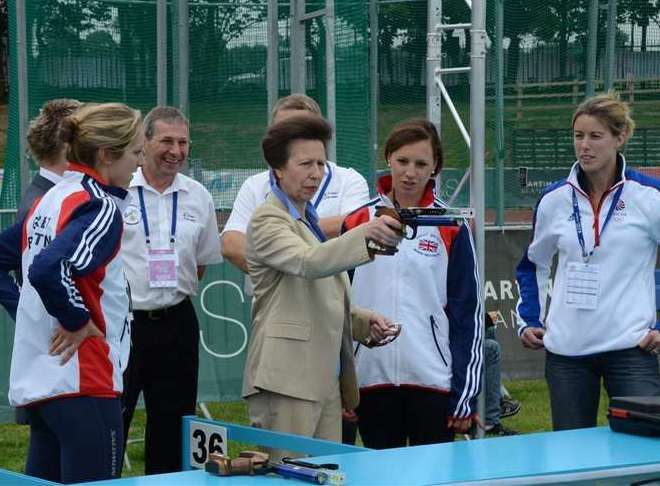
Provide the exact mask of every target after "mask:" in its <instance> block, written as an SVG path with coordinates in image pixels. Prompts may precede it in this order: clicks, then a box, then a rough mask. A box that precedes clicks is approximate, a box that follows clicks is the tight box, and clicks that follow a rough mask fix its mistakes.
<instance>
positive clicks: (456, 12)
mask: <svg viewBox="0 0 660 486" xmlns="http://www.w3.org/2000/svg"><path fill="white" fill-rule="evenodd" d="M497 3H498V2H497V1H496V0H493V1H488V2H486V5H487V26H486V28H487V32H488V36H489V40H490V44H489V51H488V55H487V78H486V95H487V105H486V164H487V167H488V168H487V171H486V204H487V207H489V208H490V209H495V208H496V205H497V202H498V198H499V197H500V196H499V193H498V187H497V184H496V171H495V165H496V137H495V128H496V124H495V117H496V107H495V101H496V100H495V96H496V92H495V80H496V64H495V61H496V56H495V54H496V53H495V49H494V41H495V9H496V5H497ZM500 3H501V4H502V6H503V9H504V15H503V18H504V25H503V32H504V36H503V44H504V53H503V55H504V75H505V78H504V153H503V165H504V167H505V169H504V191H503V199H504V206H505V208H506V209H510V210H511V211H508V212H507V215H506V216H507V218H508V222H521V221H522V220H521V217H522V218H523V220H524V221H527V222H528V221H529V219H528V218H529V215H530V213H529V211H527V212H524V213H523V214H518V213H517V210H519V209H528V208H529V207H530V206H531V205H533V204H534V201H535V200H536V198H537V197H538V195H539V194H540V192H541V191H542V190H543V188H544V187H545V185H546V184H547V183H548V182H550V181H552V180H554V179H556V178H558V177H561V174H562V172H561V170H555V169H556V168H558V167H561V168H563V169H562V170H563V171H564V174H565V173H566V172H567V169H568V167H570V165H571V164H572V162H573V160H574V156H573V147H572V137H571V130H570V128H571V115H572V112H573V110H574V109H575V107H576V106H577V104H578V103H579V102H580V101H582V100H583V99H584V97H585V78H586V69H587V68H586V63H587V57H588V56H587V40H588V28H587V25H588V24H587V20H588V19H587V13H588V3H589V2H588V1H586V0H525V1H520V0H502V1H501V2H500ZM600 3H601V8H600V10H599V14H598V23H597V25H598V28H597V34H595V40H596V44H597V50H596V52H597V54H596V58H595V61H596V65H595V69H596V71H595V72H596V74H595V77H596V83H595V89H596V92H599V91H603V89H604V87H603V82H604V77H605V66H606V33H607V31H608V29H607V25H606V22H607V9H606V6H607V3H608V2H600ZM427 9H428V2H427V1H426V0H401V1H389V0H383V1H381V2H380V3H379V10H378V22H379V38H378V47H379V55H378V63H379V94H380V96H379V106H378V113H379V125H378V140H379V152H380V158H381V159H382V146H383V141H384V139H385V137H386V136H387V133H388V131H389V130H390V129H391V127H392V126H393V125H394V124H395V123H396V122H398V121H400V120H402V119H405V118H408V117H411V116H425V115H426V107H425V102H426V81H425V76H426V74H425V72H426V69H425V60H426V59H425V58H426V56H425V55H426V33H427V29H428V27H427ZM442 13H443V22H444V23H447V24H455V23H466V22H470V11H469V8H468V7H467V4H466V2H465V1H459V0H456V1H449V0H446V1H444V2H442ZM659 22H660V3H658V2H654V1H647V0H626V1H623V0H619V1H618V14H617V25H616V37H615V40H616V49H615V52H616V56H615V63H614V66H615V68H614V80H615V82H614V87H615V89H616V90H617V91H619V92H620V93H621V97H622V98H623V99H624V100H626V101H629V102H630V104H631V106H632V108H633V115H634V118H635V121H636V122H637V126H638V130H637V132H636V134H635V136H634V137H633V139H632V140H631V141H630V142H629V144H628V146H627V148H626V155H627V158H628V162H629V164H630V165H632V166H635V167H641V168H642V170H644V171H646V172H647V173H650V174H655V176H656V177H657V176H660V168H658V167H659V166H660V150H659V149H660V121H659V120H658V118H657V113H660V28H659V27H658V25H659ZM442 52H443V58H442V66H443V67H445V68H446V67H459V66H467V65H469V62H470V58H469V52H470V35H469V31H467V30H463V29H460V30H454V31H451V30H450V31H446V32H445V33H444V35H443V38H442ZM443 82H444V84H445V86H446V87H447V90H448V92H449V93H450V95H451V98H452V100H453V102H454V104H455V105H456V108H457V110H458V112H459V113H460V114H461V118H462V120H463V122H464V124H465V126H466V128H468V129H469V77H468V75H467V74H451V75H444V76H443ZM441 132H442V138H443V146H444V149H445V167H448V168H450V169H452V170H447V171H445V174H444V175H443V180H442V183H443V184H442V192H443V194H444V195H445V196H446V197H448V196H450V195H451V194H452V193H453V190H454V189H455V187H456V185H457V184H458V181H459V180H460V178H461V176H462V174H463V171H462V170H460V169H462V168H465V167H466V166H467V165H468V164H469V153H468V151H467V148H466V144H465V142H464V141H463V139H462V137H461V135H460V133H459V131H458V130H457V128H456V123H455V122H454V120H453V119H452V117H451V115H450V113H449V111H448V110H447V107H446V104H444V103H443V110H442V123H441ZM379 167H383V165H382V160H380V161H379ZM454 169H455V170H454ZM468 194H469V184H466V186H465V188H464V190H463V191H462V192H461V195H460V198H459V199H458V202H459V203H465V204H467V200H468ZM489 219H490V220H492V217H491V218H489Z"/></svg>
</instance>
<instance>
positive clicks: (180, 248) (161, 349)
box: [122, 107, 222, 474]
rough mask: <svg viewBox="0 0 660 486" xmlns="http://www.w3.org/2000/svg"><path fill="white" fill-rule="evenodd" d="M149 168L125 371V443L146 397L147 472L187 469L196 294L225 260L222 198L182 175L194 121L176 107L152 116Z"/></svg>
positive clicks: (130, 264)
mask: <svg viewBox="0 0 660 486" xmlns="http://www.w3.org/2000/svg"><path fill="white" fill-rule="evenodd" d="M144 131H145V144H144V149H145V156H144V165H143V166H142V167H141V168H138V170H137V171H136V172H135V174H134V175H133V180H132V181H131V184H130V188H129V192H130V194H131V196H132V203H131V204H130V205H129V206H128V207H127V208H126V210H125V211H124V236H123V240H122V252H123V258H124V264H125V267H126V277H127V279H128V282H129V284H130V287H131V295H132V300H133V314H134V318H135V320H134V321H133V328H132V333H131V341H132V348H131V356H130V360H129V364H128V369H127V370H126V373H125V375H124V379H125V382H126V383H125V387H124V398H123V400H124V429H125V434H124V437H126V436H127V433H128V428H129V426H130V423H131V419H132V417H133V411H134V410H135V404H136V402H137V399H138V396H139V395H140V392H141V391H142V392H143V394H144V402H145V406H146V412H147V427H146V432H145V438H144V439H145V461H144V462H145V472H146V473H147V474H156V473H165V472H172V471H178V470H180V469H181V417H182V416H183V415H190V414H194V413H195V405H196V402H197V373H198V361H199V359H198V342H199V341H198V340H199V324H198V322H197V316H196V315H195V310H194V308H193V304H192V302H191V300H190V297H191V296H193V295H195V294H196V293H197V287H198V284H199V279H201V277H202V274H203V273H204V268H205V266H206V265H210V264H212V263H217V262H219V261H221V259H222V258H221V256H220V238H219V234H218V225H217V220H216V217H215V208H214V206H213V199H212V198H211V195H210V194H209V192H208V191H207V190H206V189H205V188H204V186H202V185H201V184H200V183H199V182H197V181H195V180H193V179H191V178H190V177H187V176H185V175H183V174H180V173H179V171H180V170H181V169H182V167H183V165H184V163H185V162H186V158H187V157H188V150H189V142H190V137H189V131H188V120H186V118H185V117H184V116H183V114H182V113H181V112H180V111H179V110H177V109H176V108H172V107H156V108H154V109H153V110H151V112H149V114H148V115H147V116H146V117H145V119H144Z"/></svg>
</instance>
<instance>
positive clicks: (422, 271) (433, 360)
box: [344, 176, 483, 417]
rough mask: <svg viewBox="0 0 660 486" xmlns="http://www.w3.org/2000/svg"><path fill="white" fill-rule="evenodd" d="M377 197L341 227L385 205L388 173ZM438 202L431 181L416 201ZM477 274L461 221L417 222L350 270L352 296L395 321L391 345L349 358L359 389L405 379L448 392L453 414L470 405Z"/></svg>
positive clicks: (477, 339)
mask: <svg viewBox="0 0 660 486" xmlns="http://www.w3.org/2000/svg"><path fill="white" fill-rule="evenodd" d="M378 186H379V187H378V192H379V194H380V195H379V196H378V197H376V198H375V199H373V200H372V201H371V202H370V203H368V204H367V205H366V206H364V207H362V208H360V209H358V210H357V211H355V212H353V213H351V214H350V215H349V216H347V217H346V219H345V221H344V230H345V231H347V230H350V229H352V228H354V227H356V226H359V225H360V224H363V223H366V222H367V221H369V220H371V219H372V218H373V217H374V215H375V211H376V206H380V205H385V206H391V205H392V203H391V202H390V201H389V199H388V198H387V196H385V195H384V194H386V193H387V192H388V190H389V187H391V177H390V176H385V177H383V178H381V179H380V180H379V183H378ZM420 205H421V206H425V207H439V206H445V205H444V203H442V202H441V201H440V200H439V199H435V198H434V196H433V189H432V186H431V185H429V187H428V188H427V192H426V194H425V196H424V198H423V200H422V202H421V204H420ZM478 282H479V279H478V276H477V266H476V257H475V253H474V245H473V242H472V237H471V235H470V231H469V226H468V225H467V224H462V225H453V226H439V227H419V228H418V230H417V236H416V238H414V239H412V240H407V239H404V240H403V241H402V242H401V243H400V244H399V251H398V253H396V254H395V255H394V256H379V257H376V258H375V259H374V261H373V262H371V263H368V264H366V265H362V266H360V267H358V268H356V269H355V271H354V275H353V286H352V300H353V302H354V303H355V305H358V306H360V307H363V308H366V309H373V310H375V311H377V312H380V313H381V314H383V315H385V316H386V317H388V318H390V319H392V320H393V321H394V322H396V323H400V324H401V325H402V331H401V335H400V336H399V338H398V339H396V340H395V341H394V342H393V343H392V344H388V345H387V346H383V347H378V348H372V349H368V348H366V347H364V346H360V345H358V347H357V350H356V363H357V371H358V383H359V386H360V390H361V392H365V391H368V390H369V389H373V388H382V387H397V386H407V387H416V388H420V387H421V388H425V389H430V390H435V391H438V392H443V393H450V403H449V407H450V408H449V410H450V411H451V415H452V416H454V417H468V416H470V415H472V414H473V413H474V412H475V411H476V410H475V406H476V403H475V401H476V400H475V399H476V396H477V394H478V392H479V386H480V379H481V376H480V375H481V366H482V362H483V359H482V349H481V344H482V334H481V326H480V321H479V316H480V312H481V302H480V292H479V285H478Z"/></svg>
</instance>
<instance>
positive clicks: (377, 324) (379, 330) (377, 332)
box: [364, 312, 401, 347]
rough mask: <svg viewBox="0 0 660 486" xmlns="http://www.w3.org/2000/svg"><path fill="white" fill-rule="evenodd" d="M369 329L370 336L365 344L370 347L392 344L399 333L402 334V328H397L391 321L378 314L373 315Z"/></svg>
mask: <svg viewBox="0 0 660 486" xmlns="http://www.w3.org/2000/svg"><path fill="white" fill-rule="evenodd" d="M369 328H370V334H369V337H368V338H367V340H366V341H365V343H364V344H365V345H366V346H368V347H374V346H383V345H385V344H388V343H391V342H392V341H394V340H395V339H396V338H397V336H398V335H399V332H401V326H397V325H396V324H394V322H392V321H391V320H390V319H388V318H387V317H385V316H384V315H382V314H379V313H378V312H373V313H372V314H371V317H370V318H369Z"/></svg>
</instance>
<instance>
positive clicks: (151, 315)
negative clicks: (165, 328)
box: [133, 297, 188, 321]
mask: <svg viewBox="0 0 660 486" xmlns="http://www.w3.org/2000/svg"><path fill="white" fill-rule="evenodd" d="M187 300H188V297H186V298H185V299H183V300H182V301H181V302H179V303H178V304H174V305H171V306H169V307H162V308H160V309H152V310H135V311H133V313H134V314H137V315H140V316H145V317H146V318H147V319H149V320H150V321H160V320H161V319H165V317H167V315H168V314H171V313H172V312H175V311H176V310H178V308H179V307H181V306H182V305H183V304H185V303H186V301H187Z"/></svg>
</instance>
